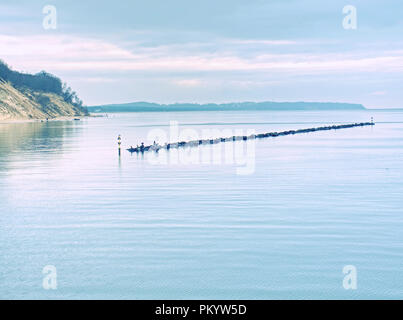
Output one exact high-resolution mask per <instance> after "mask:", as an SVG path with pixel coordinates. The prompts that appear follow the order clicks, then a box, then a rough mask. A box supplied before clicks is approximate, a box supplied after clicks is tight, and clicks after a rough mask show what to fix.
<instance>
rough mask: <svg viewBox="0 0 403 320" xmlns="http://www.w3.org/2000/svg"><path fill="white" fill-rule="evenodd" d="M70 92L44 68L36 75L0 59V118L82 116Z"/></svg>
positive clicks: (78, 101)
mask: <svg viewBox="0 0 403 320" xmlns="http://www.w3.org/2000/svg"><path fill="white" fill-rule="evenodd" d="M86 115H88V111H87V109H86V108H84V107H83V106H82V102H81V100H79V99H78V98H77V96H76V94H75V93H74V92H72V91H71V89H70V88H67V86H65V85H64V86H63V85H62V83H61V81H60V79H58V78H56V77H54V76H52V75H49V74H47V73H45V72H42V73H39V74H37V75H29V74H23V73H19V72H16V71H13V70H11V69H10V68H9V67H8V66H7V65H5V64H4V63H2V62H1V61H0V120H33V119H48V118H49V119H53V118H58V117H76V116H86Z"/></svg>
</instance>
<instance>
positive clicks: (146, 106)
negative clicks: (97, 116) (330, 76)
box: [87, 101, 366, 113]
mask: <svg viewBox="0 0 403 320" xmlns="http://www.w3.org/2000/svg"><path fill="white" fill-rule="evenodd" d="M87 109H88V111H89V112H92V113H105V112H174V111H248V110H251V111H252V110H253V111H256V110H273V111H299V110H301V111H306V110H308V111H309V110H312V111H329V110H366V108H365V107H364V106H363V105H362V104H353V103H336V102H272V101H266V102H237V103H223V104H215V103H209V104H196V103H175V104H158V103H150V102H133V103H126V104H108V105H100V106H91V107H87Z"/></svg>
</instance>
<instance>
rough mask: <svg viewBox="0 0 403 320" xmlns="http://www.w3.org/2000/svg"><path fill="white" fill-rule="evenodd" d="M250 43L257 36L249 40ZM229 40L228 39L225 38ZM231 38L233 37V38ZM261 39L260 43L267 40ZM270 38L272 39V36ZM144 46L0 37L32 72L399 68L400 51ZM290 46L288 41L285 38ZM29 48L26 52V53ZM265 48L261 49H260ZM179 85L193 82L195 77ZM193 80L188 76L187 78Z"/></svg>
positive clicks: (10, 58)
mask: <svg viewBox="0 0 403 320" xmlns="http://www.w3.org/2000/svg"><path fill="white" fill-rule="evenodd" d="M251 41H252V42H253V43H255V44H261V43H260V42H259V41H257V42H256V41H255V40H251ZM229 42H230V41H229ZM235 42H236V41H235ZM267 42H270V40H266V41H264V42H263V44H262V45H267ZM243 43H244V41H243ZM273 43H277V42H276V41H274V42H273ZM187 45H188V44H183V47H184V48H183V49H182V50H179V49H178V46H179V45H178V44H176V45H175V46H172V47H171V46H169V45H164V46H156V47H152V48H149V47H144V46H142V45H141V43H140V42H132V43H131V44H130V47H131V48H130V50H129V49H126V48H123V47H122V46H118V45H116V44H113V43H110V42H107V41H104V40H99V39H95V38H84V37H79V36H60V35H41V36H30V37H24V36H4V35H2V36H0V47H1V48H2V58H3V59H4V60H5V61H6V62H8V63H9V64H10V65H12V66H14V67H15V68H17V69H20V70H21V69H23V70H26V71H31V72H37V71H39V70H42V69H46V70H49V71H51V72H56V73H57V72H60V71H69V72H81V73H86V72H94V73H96V72H103V73H112V74H113V73H122V72H135V71H143V72H153V73H155V72H158V73H167V72H178V73H181V72H182V73H189V72H255V73H261V72H279V73H282V72H286V73H289V74H300V75H304V74H319V73H328V72H333V73H354V72H362V73H367V72H378V71H379V72H391V73H395V72H402V71H403V57H402V55H401V51H399V50H397V51H396V52H394V51H389V52H388V53H387V54H385V53H383V52H379V53H377V52H372V53H370V54H368V53H362V52H352V53H351V52H347V53H343V52H341V53H322V54H318V53H315V54H309V53H307V52H302V53H298V52H297V53H292V54H289V53H284V52H283V53H282V52H278V53H261V51H257V52H255V51H251V52H249V55H245V52H244V51H243V50H244V49H242V50H239V49H238V48H237V47H236V46H235V47H225V48H224V49H222V48H220V44H215V43H213V42H212V43H209V45H210V46H213V47H214V46H215V47H216V48H217V50H216V51H212V50H210V49H209V50H206V49H205V48H204V47H205V46H206V44H199V45H197V44H192V45H193V50H192V51H191V52H188V53H187V51H186V46H187ZM288 45H292V43H288ZM27 52H29V55H27ZM266 52H267V51H266ZM183 81H185V82H183V83H182V85H186V83H187V85H190V84H193V85H195V84H196V83H195V82H186V80H183ZM192 81H193V80H192Z"/></svg>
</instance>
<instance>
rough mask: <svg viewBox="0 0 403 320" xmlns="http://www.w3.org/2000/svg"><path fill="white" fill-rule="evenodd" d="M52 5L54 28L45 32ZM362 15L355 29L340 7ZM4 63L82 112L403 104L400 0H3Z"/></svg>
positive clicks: (0, 47)
mask: <svg viewBox="0 0 403 320" xmlns="http://www.w3.org/2000/svg"><path fill="white" fill-rule="evenodd" d="M46 5H54V6H55V7H56V9H57V29H56V30H45V29H44V28H43V26H42V21H43V18H44V16H45V15H44V14H43V13H42V10H43V7H44V6H46ZM346 5H353V6H355V7H356V8H357V18H358V27H357V29H356V30H346V29H344V28H343V25H342V22H343V18H344V15H343V12H342V11H343V7H344V6H346ZM0 59H3V60H4V61H5V62H7V63H8V64H9V65H11V66H12V67H13V68H14V69H16V70H19V71H27V72H33V73H36V72H39V71H41V70H46V71H48V72H51V73H54V74H55V75H57V76H59V77H61V78H62V79H63V80H64V81H66V82H68V84H69V85H70V86H72V87H73V89H74V90H76V91H77V92H78V93H79V95H80V97H81V98H82V99H83V100H84V101H85V103H86V104H87V105H94V104H106V103H124V102H132V101H153V102H160V103H171V102H200V103H204V102H230V101H263V100H272V101H302V100H304V101H339V102H356V103H363V104H364V105H365V106H367V107H381V108H382V107H403V103H402V101H403V3H402V1H401V0H384V1H379V0H376V1H375V0H358V1H347V0H344V1H340V0H332V1H330V0H329V1H319V0H315V1H313V0H147V1H138V0H126V1H124V0H119V1H105V0H97V1H95V0H85V1H73V0H59V1H56V0H53V1H51V0H45V1H39V0H15V1H12V2H11V1H4V0H0Z"/></svg>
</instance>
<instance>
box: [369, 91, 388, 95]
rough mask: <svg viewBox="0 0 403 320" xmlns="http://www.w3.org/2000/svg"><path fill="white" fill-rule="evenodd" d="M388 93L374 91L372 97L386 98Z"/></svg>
mask: <svg viewBox="0 0 403 320" xmlns="http://www.w3.org/2000/svg"><path fill="white" fill-rule="evenodd" d="M386 93H387V92H386V91H374V92H371V96H384V95H385V94H386Z"/></svg>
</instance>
